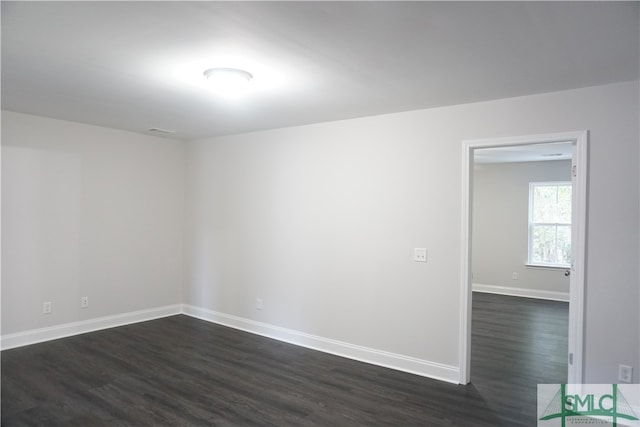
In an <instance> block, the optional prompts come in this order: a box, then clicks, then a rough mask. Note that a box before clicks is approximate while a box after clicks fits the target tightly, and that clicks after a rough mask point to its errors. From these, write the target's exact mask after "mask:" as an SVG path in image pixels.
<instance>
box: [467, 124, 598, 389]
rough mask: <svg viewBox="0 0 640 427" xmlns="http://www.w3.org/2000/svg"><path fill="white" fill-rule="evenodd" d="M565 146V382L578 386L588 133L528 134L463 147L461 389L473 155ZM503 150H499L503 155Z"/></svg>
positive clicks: (469, 298) (469, 300)
mask: <svg viewBox="0 0 640 427" xmlns="http://www.w3.org/2000/svg"><path fill="white" fill-rule="evenodd" d="M562 142H566V143H568V144H570V146H571V151H572V156H571V159H572V160H571V181H572V187H573V191H572V193H573V195H572V215H571V219H572V222H571V246H572V250H571V263H570V268H569V271H570V281H569V282H570V283H569V329H568V356H569V357H568V361H567V362H568V363H567V366H568V372H567V378H568V383H574V384H575V383H581V382H582V359H583V342H582V336H583V323H584V322H583V316H584V270H585V265H584V259H585V227H586V190H587V188H586V184H587V161H586V160H587V143H588V133H587V131H578V132H564V133H556V134H544V135H529V136H519V137H507V138H496V139H483V140H468V141H464V142H463V158H462V170H463V180H462V183H463V185H462V187H463V189H462V190H463V191H462V193H463V198H462V204H463V210H462V242H461V247H462V254H461V259H462V263H461V285H460V345H459V362H460V363H459V365H460V380H459V382H460V383H461V384H467V383H469V381H470V378H471V314H472V312H471V307H472V273H471V268H472V263H471V261H472V251H471V249H472V212H473V210H472V209H473V176H474V173H473V172H474V163H475V161H474V158H475V154H476V151H477V150H481V149H487V148H502V149H509V147H512V148H514V149H515V148H523V147H533V148H535V147H536V146H541V145H542V144H557V143H562ZM502 151H504V150H502Z"/></svg>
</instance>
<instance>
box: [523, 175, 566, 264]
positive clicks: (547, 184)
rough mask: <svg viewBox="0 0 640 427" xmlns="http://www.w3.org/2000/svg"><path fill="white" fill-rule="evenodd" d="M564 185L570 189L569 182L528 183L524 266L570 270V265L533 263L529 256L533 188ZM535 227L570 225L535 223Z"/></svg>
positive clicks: (531, 247) (531, 250) (531, 248)
mask: <svg viewBox="0 0 640 427" xmlns="http://www.w3.org/2000/svg"><path fill="white" fill-rule="evenodd" d="M561 185H566V186H569V187H572V182H571V181H533V182H530V183H529V221H528V232H527V246H528V251H527V262H526V263H525V265H526V266H527V267H533V268H536V267H540V268H557V269H567V268H571V264H557V263H545V262H535V261H533V260H532V259H531V255H532V253H533V239H532V237H531V236H532V234H533V233H532V231H533V225H534V223H533V188H534V187H542V186H561ZM535 224H536V225H553V226H556V227H557V226H559V225H561V226H568V227H571V223H570V222H569V223H561V222H559V223H543V222H537V223H535Z"/></svg>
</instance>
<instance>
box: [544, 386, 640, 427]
mask: <svg viewBox="0 0 640 427" xmlns="http://www.w3.org/2000/svg"><path fill="white" fill-rule="evenodd" d="M556 418H559V419H560V421H561V426H562V427H565V426H566V422H567V419H571V421H572V424H576V423H582V424H584V425H586V424H593V421H595V420H602V421H603V422H604V420H607V421H608V420H610V421H611V425H612V426H613V427H617V426H618V420H621V419H622V420H630V421H636V420H638V418H637V416H636V414H635V413H634V411H633V409H632V408H631V405H630V404H629V402H627V399H625V397H624V395H623V394H622V393H621V392H620V390H619V387H618V385H617V384H612V385H611V393H609V392H608V390H607V391H605V392H604V393H571V392H567V386H566V384H560V387H559V390H558V391H557V392H556V394H555V395H554V396H553V398H552V399H551V401H550V402H549V404H548V405H547V407H546V409H545V410H544V411H543V413H542V416H541V417H540V418H539V420H540V421H548V420H553V419H556ZM577 418H582V420H580V419H577ZM539 425H542V424H540V423H539Z"/></svg>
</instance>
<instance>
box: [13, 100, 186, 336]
mask: <svg viewBox="0 0 640 427" xmlns="http://www.w3.org/2000/svg"><path fill="white" fill-rule="evenodd" d="M183 194H184V143H183V142H180V141H172V140H168V139H161V138H156V137H151V136H145V135H140V134H134V133H129V132H123V131H118V130H113V129H106V128H101V127H96V126H88V125H83V124H78V123H71V122H65V121H60V120H53V119H47V118H42V117H36V116H29V115H24V114H18V113H13V112H8V111H3V112H2V334H3V335H5V334H10V333H16V332H23V331H28V330H32V329H36V328H43V327H48V326H54V325H60V324H65V323H69V322H76V321H82V320H86V319H92V318H98V317H103V316H110V315H115V314H120V313H127V312H132V311H136V310H143V309H148V308H155V307H160V306H165V305H169V304H177V303H178V302H179V301H180V297H181V295H180V290H181V287H182V277H183V272H182V266H183V260H182V254H183V252H182V249H183V247H182V239H183V234H184V233H183V220H184V215H183V212H184V196H183ZM82 296H88V297H89V304H90V305H89V308H86V309H80V308H79V307H80V298H81V297H82ZM43 301H51V302H52V303H53V312H52V314H50V315H43V314H42V302H43Z"/></svg>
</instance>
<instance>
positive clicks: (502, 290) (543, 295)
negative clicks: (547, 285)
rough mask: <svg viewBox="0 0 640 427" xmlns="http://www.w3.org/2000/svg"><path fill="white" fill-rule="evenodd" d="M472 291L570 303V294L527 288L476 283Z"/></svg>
mask: <svg viewBox="0 0 640 427" xmlns="http://www.w3.org/2000/svg"><path fill="white" fill-rule="evenodd" d="M471 289H472V290H473V292H484V293H487V294H499V295H509V296H514V297H526V298H537V299H546V300H552V301H562V302H569V292H556V291H543V290H539V289H527V288H510V287H508V286H495V285H485V284H482V283H474V284H473V285H472V287H471Z"/></svg>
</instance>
